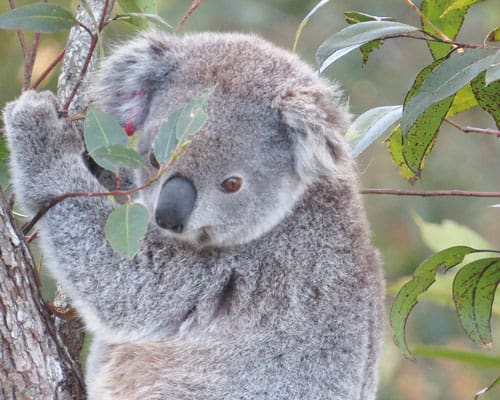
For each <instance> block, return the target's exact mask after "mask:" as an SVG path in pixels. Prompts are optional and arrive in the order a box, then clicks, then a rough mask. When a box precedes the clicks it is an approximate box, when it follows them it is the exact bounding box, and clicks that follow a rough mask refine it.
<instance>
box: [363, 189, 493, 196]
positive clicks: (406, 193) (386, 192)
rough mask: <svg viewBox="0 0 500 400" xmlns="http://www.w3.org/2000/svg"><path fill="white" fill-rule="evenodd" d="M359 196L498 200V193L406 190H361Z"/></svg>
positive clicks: (453, 190)
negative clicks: (453, 197)
mask: <svg viewBox="0 0 500 400" xmlns="http://www.w3.org/2000/svg"><path fill="white" fill-rule="evenodd" d="M360 193H361V194H384V195H391V196H421V197H444V196H455V197H488V198H496V197H499V198H500V192H474V191H467V190H455V189H451V190H407V189H373V188H368V189H362V190H360Z"/></svg>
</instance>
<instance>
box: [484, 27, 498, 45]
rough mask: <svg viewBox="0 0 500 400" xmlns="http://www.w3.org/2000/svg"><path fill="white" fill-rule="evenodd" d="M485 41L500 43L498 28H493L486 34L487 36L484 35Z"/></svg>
mask: <svg viewBox="0 0 500 400" xmlns="http://www.w3.org/2000/svg"><path fill="white" fill-rule="evenodd" d="M486 41H487V42H500V26H497V27H496V28H493V29H492V30H491V31H489V32H488V35H486Z"/></svg>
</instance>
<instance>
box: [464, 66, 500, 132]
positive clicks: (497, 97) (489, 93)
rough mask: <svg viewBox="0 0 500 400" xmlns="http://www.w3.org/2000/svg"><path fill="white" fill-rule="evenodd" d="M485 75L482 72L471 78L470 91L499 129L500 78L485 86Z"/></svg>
mask: <svg viewBox="0 0 500 400" xmlns="http://www.w3.org/2000/svg"><path fill="white" fill-rule="evenodd" d="M485 75H486V74H485V72H482V73H480V74H479V75H478V76H477V78H475V79H473V80H472V82H471V86H472V92H473V93H474V96H475V97H476V100H477V102H478V103H479V105H480V106H481V108H482V109H483V110H484V111H486V112H487V113H489V114H490V115H491V116H492V117H493V119H494V120H495V123H496V125H497V128H499V129H500V80H497V81H495V82H492V83H490V84H489V85H487V86H486V82H485Z"/></svg>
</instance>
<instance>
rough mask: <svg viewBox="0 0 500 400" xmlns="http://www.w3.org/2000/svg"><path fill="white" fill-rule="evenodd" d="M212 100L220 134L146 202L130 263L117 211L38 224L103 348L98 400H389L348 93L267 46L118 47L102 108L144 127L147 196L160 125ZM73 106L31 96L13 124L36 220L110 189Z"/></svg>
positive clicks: (102, 84)
mask: <svg viewBox="0 0 500 400" xmlns="http://www.w3.org/2000/svg"><path fill="white" fill-rule="evenodd" d="M207 87H215V89H214V93H213V94H212V95H211V96H210V97H209V98H208V102H207V104H206V106H205V111H206V113H207V115H208V121H207V123H206V124H205V125H204V126H203V128H202V129H201V131H200V132H199V133H198V134H196V135H194V136H193V137H192V138H191V143H190V144H189V145H188V146H186V148H185V149H184V150H183V152H182V153H181V154H180V156H179V157H178V158H177V159H176V160H175V161H174V162H173V163H172V164H171V166H170V167H169V168H168V170H167V171H166V172H165V173H164V174H163V175H162V177H161V179H160V180H159V181H157V182H156V183H155V184H153V185H151V186H150V187H148V188H147V189H145V190H143V191H141V192H140V194H139V196H138V197H137V198H136V199H134V201H137V202H140V203H142V204H144V205H145V206H146V207H147V208H148V210H149V212H150V214H151V217H152V218H151V222H150V224H149V227H148V231H147V233H146V236H145V238H144V240H143V242H142V245H141V249H140V251H139V252H138V254H137V255H136V256H135V257H134V258H133V259H132V260H126V259H124V258H122V257H121V256H119V255H118V254H116V253H115V252H114V251H113V250H112V249H111V247H110V245H109V244H108V243H107V241H106V239H105V235H104V224H105V221H106V219H107V216H108V215H109V214H110V212H111V211H112V210H113V209H114V208H115V207H116V206H117V204H116V203H114V202H113V200H112V199H110V198H109V197H74V198H68V199H66V200H64V201H62V202H60V203H58V204H57V205H56V206H54V207H53V208H51V209H50V210H49V211H48V212H47V213H46V214H45V215H44V217H43V218H42V220H41V221H40V224H39V229H40V236H41V245H42V248H43V250H44V253H45V255H46V256H45V259H46V263H47V265H48V268H49V269H50V271H51V273H52V274H53V276H54V277H55V278H56V279H57V280H58V281H59V282H60V284H61V285H62V287H63V288H64V290H65V291H66V292H67V294H68V295H69V296H70V298H71V300H72V302H73V305H74V307H75V308H76V309H77V310H78V312H79V314H80V315H81V316H82V318H83V320H84V321H85V324H86V327H87V329H88V330H89V331H90V332H91V333H92V334H93V343H92V346H91V350H90V354H89V359H88V365H87V376H86V382H87V389H88V398H89V399H91V400H97V399H99V400H125V399H126V400H160V399H161V400H173V399H175V400H188V399H189V400H198V399H199V400H201V399H203V400H221V399H224V400H234V399H238V400H250V399H252V400H255V399H260V400H264V399H266V400H267V399H273V400H281V399H282V400H285V399H286V400H290V399H301V400H321V399H325V400H326V399H328V400H371V399H375V396H376V388H377V366H378V360H379V354H380V348H381V338H382V330H383V320H384V318H383V296H384V282H383V277H382V272H381V266H380V261H379V256H378V252H377V251H376V249H375V248H374V247H373V246H372V244H371V239H370V230H369V226H368V223H367V219H366V216H365V212H364V209H363V206H362V203H361V200H360V196H359V194H358V184H357V178H356V173H355V168H354V163H353V161H352V159H351V156H350V155H349V151H348V148H347V145H346V143H345V142H344V140H343V137H342V135H343V133H344V132H345V131H346V128H347V126H348V124H349V113H348V110H347V107H346V105H345V104H344V103H343V101H342V93H341V91H340V89H339V88H338V87H337V86H336V85H335V84H333V83H330V82H328V81H326V80H325V79H323V78H320V77H318V76H317V74H316V73H315V72H314V71H313V69H311V68H310V67H309V66H307V65H306V64H305V63H304V62H302V61H301V60H300V59H299V58H298V57H297V56H296V55H294V54H291V53H289V52H287V51H285V50H282V49H280V48H278V47H275V46H274V45H272V44H270V43H268V42H266V41H265V40H263V39H260V38H259V37H257V36H254V35H250V34H238V33H197V34H187V35H185V36H171V35H169V34H166V33H161V32H149V33H145V34H142V35H140V36H139V37H136V38H133V39H130V40H129V41H128V42H125V43H122V44H120V45H118V46H116V48H115V50H114V51H113V53H112V55H110V56H109V57H108V58H106V59H105V60H104V61H103V62H102V64H101V67H100V70H99V72H98V73H97V76H96V77H95V79H94V84H93V87H92V89H91V91H90V98H91V99H93V100H94V101H95V102H96V103H97V104H98V105H99V107H101V108H102V109H103V110H104V111H107V112H110V113H112V114H113V115H115V116H116V118H117V119H118V120H119V121H120V123H121V124H122V125H123V126H124V127H126V129H127V130H138V139H137V151H138V153H139V154H140V155H141V157H143V159H144V163H145V165H146V167H145V168H144V170H141V171H140V172H138V173H137V174H136V176H135V179H136V181H137V182H136V184H137V185H141V184H142V183H144V182H145V180H146V179H147V176H148V172H149V173H150V174H151V173H153V174H154V173H155V172H156V170H157V168H158V165H157V163H156V162H155V161H154V157H152V154H151V153H152V150H153V143H154V140H155V137H156V136H157V135H158V132H159V129H160V126H161V124H162V123H163V122H164V121H165V120H166V118H167V117H168V115H169V114H171V113H172V112H174V111H176V110H178V109H179V108H181V107H182V106H183V105H184V104H186V102H188V101H190V100H191V99H193V98H196V97H197V96H199V95H200V93H201V92H202V91H203V90H204V89H205V88H207ZM59 108H60V106H59V104H58V102H57V100H56V98H55V97H54V95H52V94H51V93H49V92H42V93H36V92H34V91H27V92H25V93H23V94H22V95H21V97H20V98H19V99H18V100H17V101H14V102H12V103H10V104H8V105H7V107H6V109H5V111H4V119H5V124H6V130H7V139H8V145H9V147H10V151H11V161H10V162H11V164H10V165H11V170H12V177H13V185H14V188H15V192H16V194H17V198H18V200H19V202H20V203H21V204H22V205H23V206H24V207H25V208H26V211H27V212H29V213H34V212H36V211H37V210H38V209H39V208H40V207H41V206H42V205H43V204H44V203H45V202H46V201H48V200H49V199H52V198H54V197H55V196H59V195H62V194H64V193H66V192H103V191H106V190H105V189H104V188H103V187H102V186H101V185H100V184H99V182H98V181H97V179H96V178H95V177H94V176H93V175H92V174H91V173H90V172H89V170H88V168H87V167H86V164H85V163H84V161H83V159H82V153H83V152H84V145H83V144H82V141H81V138H80V136H79V134H78V133H77V131H76V130H75V129H74V127H73V126H72V124H71V123H70V122H68V121H67V120H66V119H64V118H63V117H62V116H61V115H60V113H59V112H58V110H59ZM148 170H149V171H148Z"/></svg>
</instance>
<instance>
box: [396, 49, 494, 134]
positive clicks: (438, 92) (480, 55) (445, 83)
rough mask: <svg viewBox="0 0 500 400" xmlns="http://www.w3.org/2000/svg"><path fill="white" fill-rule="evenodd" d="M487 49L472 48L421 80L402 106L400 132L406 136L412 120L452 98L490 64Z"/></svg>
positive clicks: (412, 122) (451, 58) (490, 51)
mask: <svg viewBox="0 0 500 400" xmlns="http://www.w3.org/2000/svg"><path fill="white" fill-rule="evenodd" d="M493 57H494V55H493V54H492V50H491V49H472V50H469V51H466V52H465V53H464V54H455V55H453V56H451V57H450V58H448V59H446V60H445V61H443V62H442V63H441V64H440V65H439V66H438V67H436V68H435V69H434V70H433V71H432V72H431V73H430V74H429V75H428V76H427V78H426V79H425V81H424V82H423V83H422V85H421V86H420V89H419V90H418V91H417V93H416V94H415V96H413V97H412V98H411V99H410V100H409V101H408V102H407V103H406V104H405V108H404V110H403V117H402V119H401V129H402V130H403V134H404V135H406V134H407V133H408V131H409V129H410V127H411V126H412V125H413V124H414V123H415V121H416V119H417V118H418V117H419V116H420V115H421V114H422V113H423V112H424V111H425V110H427V109H428V108H429V107H430V106H432V105H433V104H435V103H437V102H439V101H441V100H443V99H445V98H446V97H449V96H452V95H454V94H455V93H456V92H458V91H459V90H460V89H461V88H462V87H464V86H465V85H466V84H467V83H469V82H470V81H471V80H472V79H474V78H475V77H476V76H477V75H478V74H479V73H480V72H482V71H484V70H485V69H486V68H488V67H489V66H490V65H491V64H492V62H493Z"/></svg>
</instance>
